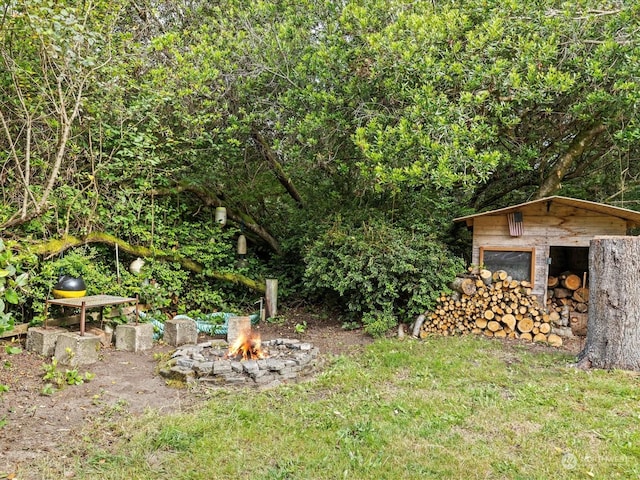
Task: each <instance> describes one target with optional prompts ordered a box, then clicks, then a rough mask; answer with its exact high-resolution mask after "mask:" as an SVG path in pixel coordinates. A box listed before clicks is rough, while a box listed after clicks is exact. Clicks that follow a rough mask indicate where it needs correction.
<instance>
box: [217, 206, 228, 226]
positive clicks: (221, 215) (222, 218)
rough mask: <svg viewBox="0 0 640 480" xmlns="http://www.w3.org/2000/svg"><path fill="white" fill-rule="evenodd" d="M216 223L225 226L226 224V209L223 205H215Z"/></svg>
mask: <svg viewBox="0 0 640 480" xmlns="http://www.w3.org/2000/svg"><path fill="white" fill-rule="evenodd" d="M215 218H216V223H219V224H220V225H221V226H223V227H224V226H225V225H226V224H227V209H226V208H224V207H216V216H215Z"/></svg>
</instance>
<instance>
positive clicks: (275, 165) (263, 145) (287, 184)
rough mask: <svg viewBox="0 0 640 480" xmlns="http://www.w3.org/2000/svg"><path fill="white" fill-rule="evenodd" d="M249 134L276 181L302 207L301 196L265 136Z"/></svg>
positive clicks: (254, 133)
mask: <svg viewBox="0 0 640 480" xmlns="http://www.w3.org/2000/svg"><path fill="white" fill-rule="evenodd" d="M251 136H252V137H253V139H254V140H255V141H256V143H257V145H258V150H259V151H260V153H261V154H262V156H263V157H264V158H265V160H266V161H267V162H268V163H269V165H270V166H271V170H273V173H274V174H275V176H276V178H277V179H278V181H279V182H280V183H281V184H282V186H283V187H284V188H285V190H286V191H287V192H288V193H289V195H291V198H293V199H294V200H295V201H296V203H297V204H298V206H299V207H300V208H302V207H304V202H303V201H302V196H301V195H300V193H299V192H298V190H297V189H296V187H295V185H294V184H293V182H292V181H291V179H290V178H289V177H288V176H287V174H286V173H285V171H284V169H283V168H282V165H280V162H278V159H277V158H276V154H275V153H274V151H273V150H272V149H271V147H270V146H269V144H268V143H267V141H266V140H265V138H264V137H263V136H262V135H261V134H260V133H258V132H253V133H252V134H251Z"/></svg>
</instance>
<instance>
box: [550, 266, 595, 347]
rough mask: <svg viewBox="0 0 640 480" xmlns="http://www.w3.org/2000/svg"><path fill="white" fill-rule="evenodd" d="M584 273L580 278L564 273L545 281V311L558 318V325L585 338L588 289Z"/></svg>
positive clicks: (570, 273) (573, 274)
mask: <svg viewBox="0 0 640 480" xmlns="http://www.w3.org/2000/svg"><path fill="white" fill-rule="evenodd" d="M586 280H587V279H586V272H585V273H583V274H582V278H581V277H580V276H579V275H577V274H575V273H572V272H564V273H562V274H560V275H558V276H549V278H548V279H547V310H548V311H549V312H556V313H557V315H558V316H559V320H558V325H560V326H561V327H568V326H570V327H571V331H572V333H573V334H574V335H577V336H585V335H586V332H587V317H588V313H587V312H588V311H589V288H587V286H586Z"/></svg>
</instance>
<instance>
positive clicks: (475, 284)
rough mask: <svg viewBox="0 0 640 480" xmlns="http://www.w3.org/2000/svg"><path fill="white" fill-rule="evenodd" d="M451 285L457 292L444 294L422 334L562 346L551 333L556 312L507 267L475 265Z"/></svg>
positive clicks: (429, 316)
mask: <svg viewBox="0 0 640 480" xmlns="http://www.w3.org/2000/svg"><path fill="white" fill-rule="evenodd" d="M451 288H452V290H454V292H453V293H452V294H450V295H442V296H440V298H439V299H438V302H437V305H436V307H435V309H434V311H433V312H430V313H426V314H425V315H424V317H423V323H422V326H421V328H420V333H419V335H420V337H422V338H424V337H426V336H428V335H432V334H439V335H445V336H446V335H459V334H467V333H475V334H482V335H486V336H488V337H498V338H505V337H509V338H520V339H523V340H529V341H534V342H547V343H549V344H551V345H555V346H560V345H562V339H561V338H560V337H559V336H558V335H556V334H554V333H551V328H552V323H553V322H554V321H556V320H557V314H556V312H553V314H549V313H547V312H546V310H545V309H544V308H543V307H541V306H540V305H539V303H538V300H537V298H536V296H535V295H533V294H532V288H531V283H530V282H527V281H518V280H514V279H513V278H511V277H510V276H509V274H508V273H507V272H506V271H504V270H497V271H495V272H491V271H489V270H485V269H473V268H472V269H470V272H469V273H468V274H465V275H462V276H458V277H457V278H456V279H455V280H454V282H453V283H452V284H451Z"/></svg>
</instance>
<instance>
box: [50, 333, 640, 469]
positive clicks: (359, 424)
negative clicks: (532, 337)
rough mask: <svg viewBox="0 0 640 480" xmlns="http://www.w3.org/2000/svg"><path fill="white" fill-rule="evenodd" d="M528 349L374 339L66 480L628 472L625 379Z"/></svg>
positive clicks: (635, 458) (629, 407) (637, 452)
mask: <svg viewBox="0 0 640 480" xmlns="http://www.w3.org/2000/svg"><path fill="white" fill-rule="evenodd" d="M533 348H537V347H532V346H526V347H525V346H520V345H518V344H514V343H506V342H505V343H503V342H498V341H488V340H485V339H482V338H471V337H462V338H460V337H459V338H438V339H430V340H427V341H424V342H418V341H413V340H406V341H399V340H379V341H377V342H376V343H374V344H372V345H370V346H369V347H368V348H367V350H366V352H365V353H364V354H363V355H361V356H358V357H345V356H343V357H337V358H335V359H334V360H333V361H332V363H331V364H330V365H329V366H327V367H326V368H325V369H324V372H323V373H322V374H321V375H319V376H318V377H317V378H315V379H313V380H312V381H309V382H306V383H303V384H298V385H291V386H282V387H280V388H277V389H273V390H269V391H264V392H254V391H241V392H236V391H220V392H217V393H215V394H214V395H213V396H212V398H211V400H210V401H209V402H208V403H206V405H203V407H202V408H201V409H199V410H197V411H195V412H192V413H189V414H180V415H174V416H162V417H161V416H156V415H152V414H149V415H147V416H145V417H144V418H142V419H137V420H133V421H132V424H131V425H130V426H128V428H122V429H121V430H120V431H121V432H122V433H121V434H120V435H121V438H120V440H119V442H118V443H117V444H116V446H115V448H110V449H109V450H107V449H106V448H105V447H104V446H103V445H100V444H98V443H97V444H89V445H87V446H86V451H85V452H84V456H83V454H82V453H76V455H77V458H78V464H77V465H76V468H75V470H74V471H75V478H98V477H99V478H103V479H124V478H127V479H129V478H158V479H163V478H166V479H169V478H171V479H218V478H219V479H225V478H237V477H239V476H242V477H244V478H247V477H256V478H267V479H336V478H358V479H380V478H388V479H392V478H403V479H414V478H415V479H425V478H434V479H435V478H467V479H474V478H478V479H480V478H482V479H485V478H495V479H498V478H500V479H549V478H554V479H574V478H590V477H594V478H607V479H613V478H635V477H637V476H638V475H640V467H639V465H640V433H638V430H637V423H638V420H639V419H640V403H639V402H638V400H639V398H640V388H638V378H637V376H636V375H633V374H629V373H627V372H620V371H612V372H605V371H591V372H584V371H580V370H576V369H574V368H572V367H571V366H570V363H571V362H572V361H573V357H572V356H570V355H567V354H566V353H562V352H560V351H553V352H551V351H550V352H541V351H539V348H537V349H536V350H532V349H533ZM125 432H133V433H129V434H126V433H125ZM52 478H53V477H52Z"/></svg>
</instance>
